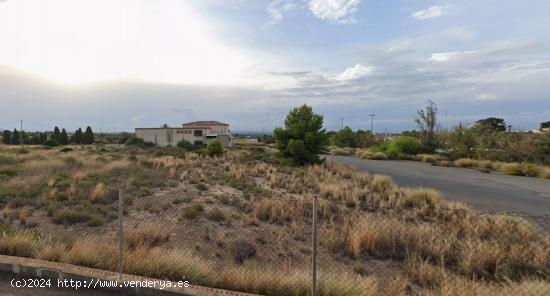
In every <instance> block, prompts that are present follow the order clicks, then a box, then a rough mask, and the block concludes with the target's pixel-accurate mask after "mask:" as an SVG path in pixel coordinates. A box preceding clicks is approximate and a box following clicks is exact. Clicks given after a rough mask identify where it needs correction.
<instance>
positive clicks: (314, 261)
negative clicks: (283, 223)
mask: <svg viewBox="0 0 550 296" xmlns="http://www.w3.org/2000/svg"><path fill="white" fill-rule="evenodd" d="M312 222H313V223H312V224H313V225H312V226H313V242H312V252H311V253H312V254H311V261H312V262H311V275H312V277H311V295H312V296H317V197H316V196H315V197H313V221H312Z"/></svg>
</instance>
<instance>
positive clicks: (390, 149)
mask: <svg viewBox="0 0 550 296" xmlns="http://www.w3.org/2000/svg"><path fill="white" fill-rule="evenodd" d="M376 150H377V151H378V152H383V153H384V154H385V155H386V157H387V158H389V159H412V158H413V157H412V156H413V155H416V154H418V153H420V152H421V151H422V144H421V143H420V141H419V140H418V139H416V138H414V137H410V136H399V137H397V138H394V139H392V140H388V141H385V142H384V143H382V145H380V146H379V147H378V148H377V149H376Z"/></svg>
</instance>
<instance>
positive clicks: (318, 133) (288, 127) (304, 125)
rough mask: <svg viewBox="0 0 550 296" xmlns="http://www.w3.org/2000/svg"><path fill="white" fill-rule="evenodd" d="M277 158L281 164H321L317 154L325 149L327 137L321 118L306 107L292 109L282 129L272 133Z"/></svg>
mask: <svg viewBox="0 0 550 296" xmlns="http://www.w3.org/2000/svg"><path fill="white" fill-rule="evenodd" d="M274 135H275V141H276V147H277V149H278V150H279V152H278V156H279V157H280V158H281V160H282V161H283V163H288V164H293V165H305V164H310V163H320V162H322V160H321V158H320V157H319V154H320V153H322V151H323V150H325V149H326V146H327V144H328V136H327V134H326V131H325V130H324V129H323V116H322V115H320V114H316V113H314V112H313V109H312V108H311V107H309V106H307V105H303V106H301V107H298V108H294V109H292V110H291V111H290V112H289V113H288V115H287V117H286V120H285V127H284V128H276V129H275V131H274Z"/></svg>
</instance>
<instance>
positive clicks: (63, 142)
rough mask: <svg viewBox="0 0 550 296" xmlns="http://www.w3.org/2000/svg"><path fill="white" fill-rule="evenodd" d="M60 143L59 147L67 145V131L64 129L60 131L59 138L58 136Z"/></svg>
mask: <svg viewBox="0 0 550 296" xmlns="http://www.w3.org/2000/svg"><path fill="white" fill-rule="evenodd" d="M60 140H61V141H60V142H59V143H61V145H68V144H69V136H68V135H67V131H66V130H65V129H61V136H60Z"/></svg>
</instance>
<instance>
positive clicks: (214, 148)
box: [206, 139, 223, 156]
mask: <svg viewBox="0 0 550 296" xmlns="http://www.w3.org/2000/svg"><path fill="white" fill-rule="evenodd" d="M206 153H207V154H208V155H209V156H216V155H222V154H223V145H222V142H220V140H218V139H215V140H212V141H210V142H208V146H206Z"/></svg>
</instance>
